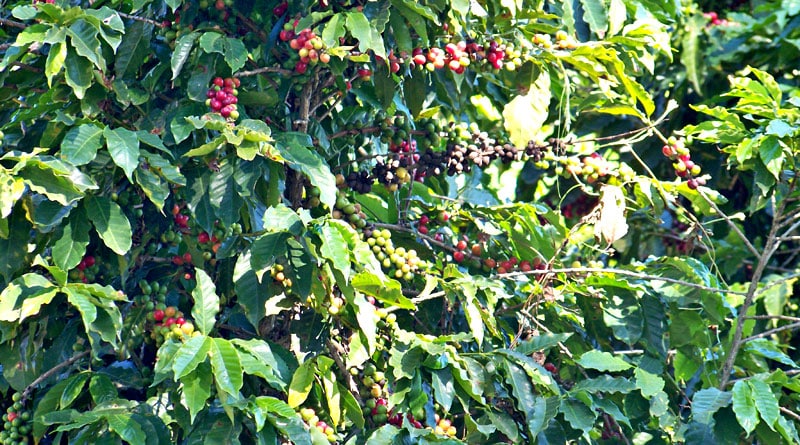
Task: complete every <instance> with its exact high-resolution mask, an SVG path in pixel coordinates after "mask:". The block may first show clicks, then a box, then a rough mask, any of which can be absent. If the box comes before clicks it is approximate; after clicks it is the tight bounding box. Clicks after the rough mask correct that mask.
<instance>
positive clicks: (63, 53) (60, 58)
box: [44, 42, 67, 87]
mask: <svg viewBox="0 0 800 445" xmlns="http://www.w3.org/2000/svg"><path fill="white" fill-rule="evenodd" d="M66 60H67V44H66V42H57V43H54V44H53V45H52V46H50V52H49V53H48V54H47V62H45V64H44V75H45V77H47V86H49V87H52V86H53V77H55V76H56V74H58V73H60V72H61V69H62V68H64V62H65V61H66Z"/></svg>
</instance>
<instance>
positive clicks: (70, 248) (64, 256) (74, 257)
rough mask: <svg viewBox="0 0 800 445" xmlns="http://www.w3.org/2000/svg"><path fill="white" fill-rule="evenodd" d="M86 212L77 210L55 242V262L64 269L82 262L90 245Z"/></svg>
mask: <svg viewBox="0 0 800 445" xmlns="http://www.w3.org/2000/svg"><path fill="white" fill-rule="evenodd" d="M90 228H91V226H90V225H89V222H88V221H87V220H86V214H85V212H75V213H74V214H73V215H72V216H71V217H70V218H69V223H68V224H67V225H66V226H64V233H63V234H62V235H61V238H59V239H58V240H57V241H56V242H55V244H53V263H55V265H56V266H58V267H60V268H61V269H62V270H65V271H66V270H70V269H72V268H74V267H75V266H77V265H78V263H80V262H81V259H82V258H83V257H84V255H85V254H86V246H88V245H89V229H90Z"/></svg>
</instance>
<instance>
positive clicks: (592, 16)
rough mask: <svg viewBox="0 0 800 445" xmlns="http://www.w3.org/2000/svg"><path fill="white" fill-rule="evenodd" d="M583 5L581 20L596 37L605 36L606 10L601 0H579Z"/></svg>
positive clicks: (606, 25) (606, 24)
mask: <svg viewBox="0 0 800 445" xmlns="http://www.w3.org/2000/svg"><path fill="white" fill-rule="evenodd" d="M580 1H581V4H582V5H583V20H585V21H586V23H588V24H589V28H590V29H591V30H592V32H593V33H595V34H597V36H598V37H600V38H603V37H605V34H606V31H607V30H608V10H607V9H606V3H605V2H603V1H602V0H580Z"/></svg>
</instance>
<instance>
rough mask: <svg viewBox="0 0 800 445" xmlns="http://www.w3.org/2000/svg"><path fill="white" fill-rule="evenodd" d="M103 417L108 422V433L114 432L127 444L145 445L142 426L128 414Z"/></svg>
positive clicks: (145, 439) (145, 438) (145, 437)
mask: <svg viewBox="0 0 800 445" xmlns="http://www.w3.org/2000/svg"><path fill="white" fill-rule="evenodd" d="M103 417H104V418H105V420H106V422H108V429H109V431H112V432H114V433H115V434H116V435H118V436H119V437H121V438H122V439H123V440H125V441H127V442H128V443H145V442H146V441H147V436H146V435H145V434H144V430H142V426H141V425H139V423H138V422H136V421H134V420H133V416H131V415H130V414H107V415H105V416H103Z"/></svg>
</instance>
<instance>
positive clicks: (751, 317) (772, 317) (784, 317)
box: [744, 315, 800, 322]
mask: <svg viewBox="0 0 800 445" xmlns="http://www.w3.org/2000/svg"><path fill="white" fill-rule="evenodd" d="M744 318H747V319H748V320H786V321H795V322H800V317H790V316H788V315H745V316H744Z"/></svg>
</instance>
